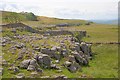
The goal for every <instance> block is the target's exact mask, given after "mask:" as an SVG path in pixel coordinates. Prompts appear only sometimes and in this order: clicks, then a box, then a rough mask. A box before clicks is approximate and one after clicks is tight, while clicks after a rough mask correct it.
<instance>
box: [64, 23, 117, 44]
mask: <svg viewBox="0 0 120 80" xmlns="http://www.w3.org/2000/svg"><path fill="white" fill-rule="evenodd" d="M64 29H66V30H76V31H77V30H86V31H87V35H89V36H90V37H85V38H83V41H86V42H118V27H117V25H105V24H104V25H103V24H91V25H82V26H79V27H76V26H75V27H66V28H64Z"/></svg>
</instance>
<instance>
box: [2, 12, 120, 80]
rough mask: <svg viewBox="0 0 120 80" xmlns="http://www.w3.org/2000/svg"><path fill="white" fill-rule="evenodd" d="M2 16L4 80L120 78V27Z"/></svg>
mask: <svg viewBox="0 0 120 80" xmlns="http://www.w3.org/2000/svg"><path fill="white" fill-rule="evenodd" d="M2 13H3V17H2V19H3V20H4V23H9V24H4V25H2V31H1V32H2V33H1V35H2V36H1V37H0V39H1V44H0V45H1V47H2V55H1V56H2V60H1V65H2V68H1V67H0V74H1V75H2V78H3V79H6V78H24V79H25V78H28V79H29V78H57V79H62V78H118V73H119V72H118V70H119V68H118V27H117V25H107V24H96V23H92V22H88V21H85V20H73V19H71V20H70V19H58V18H49V17H44V16H36V15H34V17H35V19H31V16H30V17H29V18H26V15H27V14H28V13H27V14H26V13H24V14H23V13H15V12H2ZM13 14H14V15H13ZM17 20H18V21H17ZM16 21H17V23H16ZM98 43H99V44H98ZM111 43H112V44H111ZM1 56H0V57H1ZM119 71H120V70H119Z"/></svg>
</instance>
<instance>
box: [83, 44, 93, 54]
mask: <svg viewBox="0 0 120 80" xmlns="http://www.w3.org/2000/svg"><path fill="white" fill-rule="evenodd" d="M81 49H82V51H83V53H85V54H86V55H88V56H91V55H92V52H91V44H86V43H85V42H82V43H81Z"/></svg>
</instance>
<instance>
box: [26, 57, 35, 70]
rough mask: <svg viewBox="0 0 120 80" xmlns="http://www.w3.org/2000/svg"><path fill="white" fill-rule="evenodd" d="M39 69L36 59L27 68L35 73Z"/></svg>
mask: <svg viewBox="0 0 120 80" xmlns="http://www.w3.org/2000/svg"><path fill="white" fill-rule="evenodd" d="M36 67H37V62H36V60H35V59H32V60H30V64H29V66H28V68H27V70H28V71H35V70H36Z"/></svg>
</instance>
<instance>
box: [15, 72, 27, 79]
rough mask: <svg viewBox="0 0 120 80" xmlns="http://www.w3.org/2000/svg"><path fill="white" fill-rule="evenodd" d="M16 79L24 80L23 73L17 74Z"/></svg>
mask: <svg viewBox="0 0 120 80" xmlns="http://www.w3.org/2000/svg"><path fill="white" fill-rule="evenodd" d="M16 78H25V74H24V73H19V74H18V75H16Z"/></svg>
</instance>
